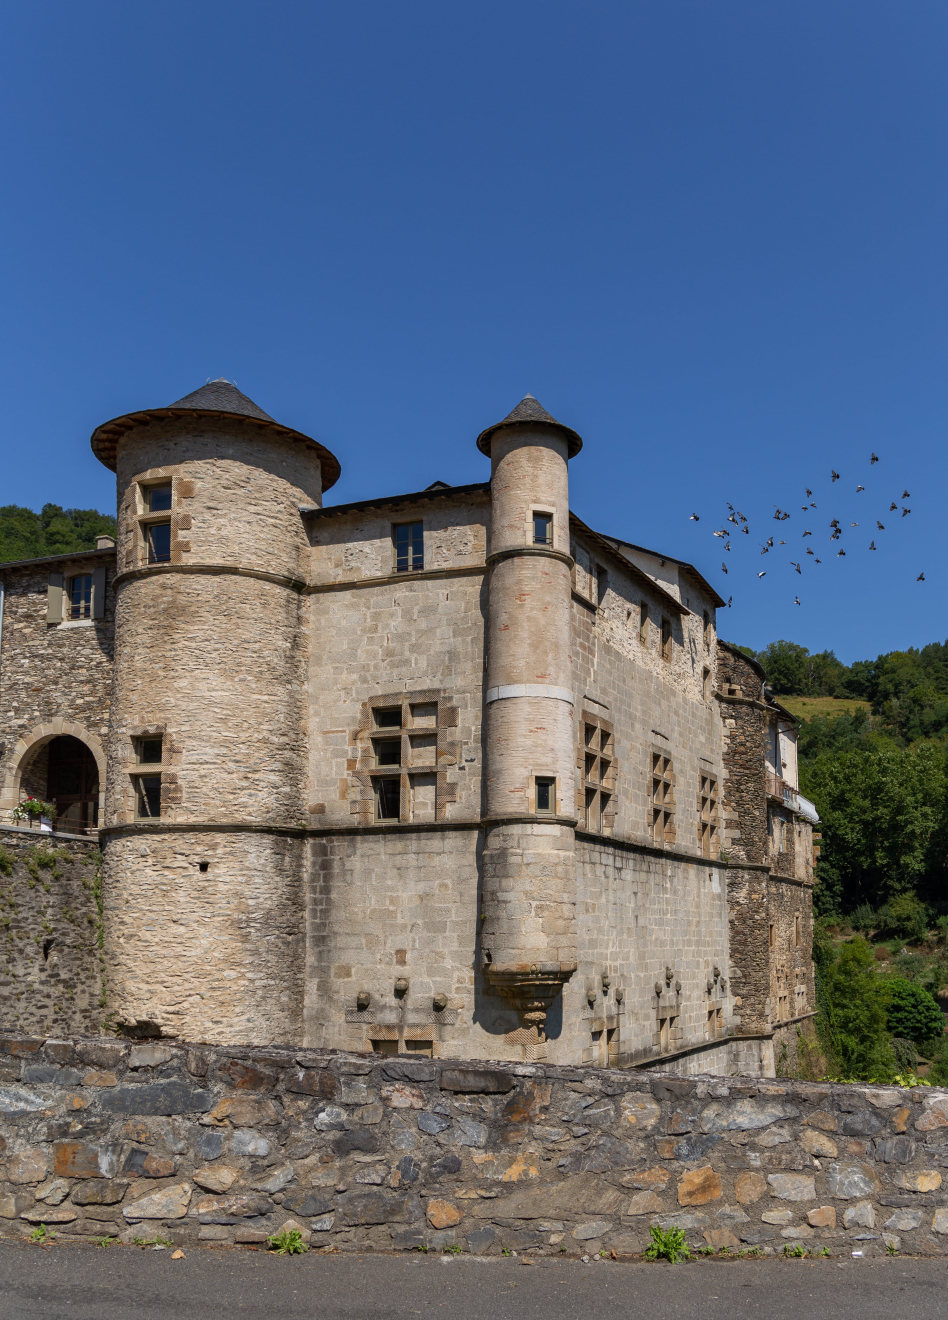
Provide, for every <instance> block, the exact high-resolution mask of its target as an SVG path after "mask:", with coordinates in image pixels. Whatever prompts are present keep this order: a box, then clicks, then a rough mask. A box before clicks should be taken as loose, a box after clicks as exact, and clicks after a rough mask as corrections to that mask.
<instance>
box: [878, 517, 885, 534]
mask: <svg viewBox="0 0 948 1320" xmlns="http://www.w3.org/2000/svg"><path fill="white" fill-rule="evenodd" d="M876 526H877V527H878V529H879V531H880V532H884V531H885V527H884V526H883V525H882V523H881V522H880V521H879V519H878V518H877V519H876Z"/></svg>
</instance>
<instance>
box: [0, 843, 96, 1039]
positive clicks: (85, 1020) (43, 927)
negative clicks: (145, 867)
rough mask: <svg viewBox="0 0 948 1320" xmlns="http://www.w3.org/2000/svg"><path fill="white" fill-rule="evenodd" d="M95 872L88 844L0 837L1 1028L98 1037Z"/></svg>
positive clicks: (91, 847)
mask: <svg viewBox="0 0 948 1320" xmlns="http://www.w3.org/2000/svg"><path fill="white" fill-rule="evenodd" d="M98 869H99V853H98V848H97V845H96V844H95V842H94V841H93V840H91V839H89V840H85V839H75V838H64V837H63V836H62V835H59V834H57V835H51V834H41V833H39V832H38V831H36V830H29V829H26V828H20V829H17V828H8V829H0V1001H2V1003H3V1021H4V1025H5V1026H6V1027H7V1028H10V1027H13V1028H15V1029H17V1030H20V1031H38V1032H48V1031H57V1032H67V1031H80V1032H86V1033H93V1032H96V1031H100V1030H101V1028H102V1020H103V1017H104V1016H105V1012H106V1010H105V1008H104V1007H103V1006H102V1004H101V995H102V987H103V966H102V953H101V949H100V947H99V939H100V934H101V921H100V914H99V905H98V894H99V875H98Z"/></svg>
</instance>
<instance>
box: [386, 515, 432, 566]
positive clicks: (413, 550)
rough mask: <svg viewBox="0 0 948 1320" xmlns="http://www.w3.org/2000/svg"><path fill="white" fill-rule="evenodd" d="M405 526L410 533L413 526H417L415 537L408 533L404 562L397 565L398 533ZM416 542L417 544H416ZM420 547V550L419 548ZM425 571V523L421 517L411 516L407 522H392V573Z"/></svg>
mask: <svg viewBox="0 0 948 1320" xmlns="http://www.w3.org/2000/svg"><path fill="white" fill-rule="evenodd" d="M402 528H405V529H406V530H407V531H408V532H409V533H412V530H413V529H414V528H418V536H417V538H416V537H415V536H414V535H413V534H410V535H409V536H408V541H407V551H406V560H407V561H408V562H406V563H405V564H404V565H402V566H400V565H399V562H398V560H399V547H398V534H399V532H400V531H401V530H402ZM416 543H417V544H416ZM419 547H420V550H419ZM424 571H425V523H424V519H423V518H412V519H410V520H409V521H407V522H398V523H392V572H393V573H423V572H424Z"/></svg>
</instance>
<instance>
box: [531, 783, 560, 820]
mask: <svg viewBox="0 0 948 1320" xmlns="http://www.w3.org/2000/svg"><path fill="white" fill-rule="evenodd" d="M536 795H537V815H545V816H552V815H553V814H554V813H555V812H556V780H555V779H547V778H539V779H537V780H536Z"/></svg>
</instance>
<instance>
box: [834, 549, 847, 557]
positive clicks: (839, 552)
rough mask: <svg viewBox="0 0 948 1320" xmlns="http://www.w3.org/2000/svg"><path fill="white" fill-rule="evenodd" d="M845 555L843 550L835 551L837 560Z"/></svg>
mask: <svg viewBox="0 0 948 1320" xmlns="http://www.w3.org/2000/svg"><path fill="white" fill-rule="evenodd" d="M845 553H846V551H845V550H837V551H836V558H837V559H838V558H839V557H840V555H844V554H845Z"/></svg>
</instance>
